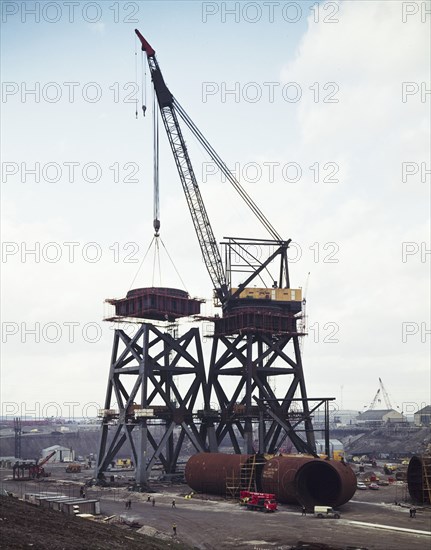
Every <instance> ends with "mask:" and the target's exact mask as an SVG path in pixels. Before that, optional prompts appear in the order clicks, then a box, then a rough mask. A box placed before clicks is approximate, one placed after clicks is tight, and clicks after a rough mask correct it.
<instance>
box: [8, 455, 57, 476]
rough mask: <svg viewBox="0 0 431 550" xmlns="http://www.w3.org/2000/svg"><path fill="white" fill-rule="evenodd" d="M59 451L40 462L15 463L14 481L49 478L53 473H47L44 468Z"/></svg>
mask: <svg viewBox="0 0 431 550" xmlns="http://www.w3.org/2000/svg"><path fill="white" fill-rule="evenodd" d="M56 452H57V451H52V452H51V453H49V455H47V456H46V457H45V458H43V459H42V460H41V461H40V462H39V461H37V462H36V463H34V462H18V461H17V462H15V464H14V465H13V479H14V480H17V481H29V480H31V479H40V478H41V477H49V476H50V475H51V472H46V471H45V468H44V467H43V466H44V465H45V464H46V463H47V462H48V460H49V459H50V458H52V457H53V456H54V455H55V453H56Z"/></svg>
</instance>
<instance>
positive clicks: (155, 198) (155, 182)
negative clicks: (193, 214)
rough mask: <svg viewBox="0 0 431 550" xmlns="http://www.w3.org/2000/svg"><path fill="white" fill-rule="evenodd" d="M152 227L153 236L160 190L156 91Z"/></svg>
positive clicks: (158, 222)
mask: <svg viewBox="0 0 431 550" xmlns="http://www.w3.org/2000/svg"><path fill="white" fill-rule="evenodd" d="M153 185H154V191H153V192H154V196H153V227H154V231H155V236H156V237H158V236H159V231H160V192H159V117H158V109H157V98H156V92H155V91H154V92H153Z"/></svg>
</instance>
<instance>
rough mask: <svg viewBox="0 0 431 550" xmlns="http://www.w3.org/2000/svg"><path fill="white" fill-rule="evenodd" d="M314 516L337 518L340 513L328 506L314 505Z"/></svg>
mask: <svg viewBox="0 0 431 550" xmlns="http://www.w3.org/2000/svg"><path fill="white" fill-rule="evenodd" d="M314 516H315V517H316V518H335V519H339V518H340V514H339V512H337V511H336V510H334V509H333V508H331V507H330V506H315V507H314Z"/></svg>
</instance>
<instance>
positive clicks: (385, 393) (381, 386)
mask: <svg viewBox="0 0 431 550" xmlns="http://www.w3.org/2000/svg"><path fill="white" fill-rule="evenodd" d="M379 383H380V389H381V390H382V394H383V399H384V400H385V405H386V408H387V409H388V410H389V409H392V403H391V400H390V399H389V395H388V392H387V391H386V388H385V386H384V385H383V382H382V379H381V378H379Z"/></svg>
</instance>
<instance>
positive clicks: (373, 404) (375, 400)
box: [368, 388, 380, 411]
mask: <svg viewBox="0 0 431 550" xmlns="http://www.w3.org/2000/svg"><path fill="white" fill-rule="evenodd" d="M379 395H380V388H379V389H378V390H377V392H376V395H375V396H374V399H373V400H372V401H371V403H370V406H369V407H368V410H369V411H373V410H374V409H375V407H376V403H377V401H378V402H379V403H380V399H379Z"/></svg>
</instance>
